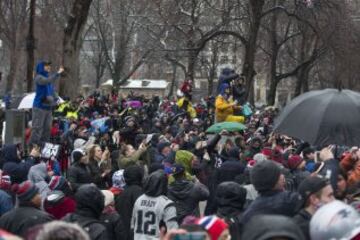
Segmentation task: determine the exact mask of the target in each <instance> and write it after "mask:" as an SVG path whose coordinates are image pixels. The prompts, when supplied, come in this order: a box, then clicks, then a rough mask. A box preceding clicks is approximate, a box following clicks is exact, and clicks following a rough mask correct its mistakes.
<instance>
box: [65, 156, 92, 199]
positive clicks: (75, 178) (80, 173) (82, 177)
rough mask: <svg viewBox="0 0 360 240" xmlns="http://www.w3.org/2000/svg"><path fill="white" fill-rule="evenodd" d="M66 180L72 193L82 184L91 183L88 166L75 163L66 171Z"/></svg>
mask: <svg viewBox="0 0 360 240" xmlns="http://www.w3.org/2000/svg"><path fill="white" fill-rule="evenodd" d="M67 179H68V181H69V183H70V185H71V187H72V188H73V189H74V192H76V191H77V189H78V188H79V187H80V186H81V185H84V184H87V183H92V176H91V172H90V168H89V166H88V165H86V164H83V163H80V162H76V163H74V164H73V165H71V167H70V168H69V170H68V176H67Z"/></svg>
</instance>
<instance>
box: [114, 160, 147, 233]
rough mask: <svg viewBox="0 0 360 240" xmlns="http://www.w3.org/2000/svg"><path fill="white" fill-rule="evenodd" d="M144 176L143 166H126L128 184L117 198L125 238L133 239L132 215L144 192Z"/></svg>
mask: <svg viewBox="0 0 360 240" xmlns="http://www.w3.org/2000/svg"><path fill="white" fill-rule="evenodd" d="M143 177H144V172H143V169H142V168H141V167H139V166H136V165H134V166H130V167H128V168H126V169H125V172H124V178H125V182H126V186H125V188H124V191H123V192H122V193H121V194H120V195H119V196H117V197H116V198H115V208H116V211H117V212H118V213H119V214H120V217H121V219H122V222H123V224H124V228H125V233H124V236H125V238H124V239H129V240H130V239H132V232H131V229H130V225H131V217H132V212H133V208H134V204H135V201H136V199H138V197H140V196H141V195H142V194H143V193H144V191H143V188H142V180H143Z"/></svg>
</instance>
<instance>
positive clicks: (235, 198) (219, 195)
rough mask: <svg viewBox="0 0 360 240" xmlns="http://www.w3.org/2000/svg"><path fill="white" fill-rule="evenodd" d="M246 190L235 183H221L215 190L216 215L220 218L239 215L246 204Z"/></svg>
mask: <svg viewBox="0 0 360 240" xmlns="http://www.w3.org/2000/svg"><path fill="white" fill-rule="evenodd" d="M246 194H247V192H246V189H245V188H243V187H241V185H240V184H238V183H236V182H223V183H222V184H220V185H219V186H218V187H217V189H216V195H215V202H216V208H217V215H218V216H219V217H221V218H228V217H235V216H237V215H239V214H240V213H241V212H242V210H243V208H244V205H245V202H246Z"/></svg>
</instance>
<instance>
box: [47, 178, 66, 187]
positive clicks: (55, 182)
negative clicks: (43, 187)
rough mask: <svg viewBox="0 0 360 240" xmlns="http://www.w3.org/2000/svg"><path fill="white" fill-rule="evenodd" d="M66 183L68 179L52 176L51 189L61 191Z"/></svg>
mask: <svg viewBox="0 0 360 240" xmlns="http://www.w3.org/2000/svg"><path fill="white" fill-rule="evenodd" d="M65 183H66V179H65V178H64V177H62V176H52V177H51V180H50V182H49V188H50V189H51V190H61V189H62V187H63V186H64V184H65Z"/></svg>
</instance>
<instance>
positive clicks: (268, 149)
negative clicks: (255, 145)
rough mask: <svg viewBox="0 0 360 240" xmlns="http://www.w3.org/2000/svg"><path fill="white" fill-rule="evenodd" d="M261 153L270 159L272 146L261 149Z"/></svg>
mask: <svg viewBox="0 0 360 240" xmlns="http://www.w3.org/2000/svg"><path fill="white" fill-rule="evenodd" d="M261 153H262V154H264V155H265V156H266V157H268V159H269V158H270V157H271V155H272V149H271V148H263V150H261Z"/></svg>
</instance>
